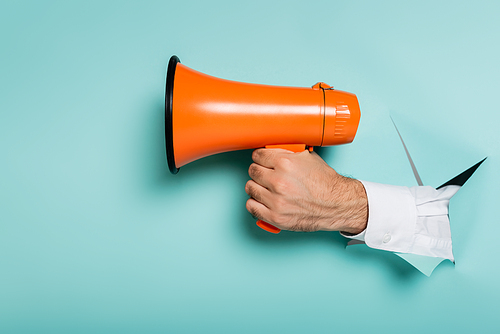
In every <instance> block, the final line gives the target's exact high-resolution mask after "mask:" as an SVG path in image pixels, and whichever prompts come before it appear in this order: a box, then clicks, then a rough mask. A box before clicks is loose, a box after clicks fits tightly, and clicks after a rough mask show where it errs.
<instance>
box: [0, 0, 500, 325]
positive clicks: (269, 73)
mask: <svg viewBox="0 0 500 334" xmlns="http://www.w3.org/2000/svg"><path fill="white" fill-rule="evenodd" d="M499 16H500V5H499V3H498V2H497V1H477V2H474V3H473V2H457V1H448V2H444V1H440V2H438V3H436V2H435V1H419V2H418V3H415V4H403V2H401V1H383V2H375V1H348V2H347V1H343V2H339V1H323V2H322V1H314V2H300V1H295V2H293V1H286V2H285V1H283V2H280V1H247V2H236V1H217V2H213V1H212V2H202V1H199V2H196V1H157V2H154V1H141V2H139V1H137V2H122V1H104V2H103V1H80V2H66V1H59V2H58V1H52V2H15V3H14V2H10V1H6V2H2V4H0V43H1V44H0V51H1V53H0V57H1V62H0V175H1V176H0V332H2V333H24V332H31V333H34V332H37V333H41V332H50V333H57V332H61V333H63V332H72V333H79V332H81V333H88V332H92V333H108V332H116V333H138V332H142V333H144V332H150V333H155V332H158V333H159V332H162V333H168V332H171V333H196V332H198V333H208V332H217V333H257V332H259V333H273V332H278V331H282V332H286V333H306V332H307V333H325V332H341V331H352V330H355V331H359V332H361V331H364V332H385V333H401V332H406V333H421V332H424V331H426V332H428V331H430V332H438V331H446V332H452V331H453V332H470V331H478V332H479V331H486V332H493V331H495V330H500V325H499V322H498V305H497V302H498V300H499V297H500V290H499V288H498V276H499V274H500V270H499V267H498V261H497V260H498V255H499V250H498V246H497V243H498V235H499V233H500V224H499V218H498V203H499V200H500V195H499V192H498V189H499V187H500V184H499V177H498V172H499V170H500V165H499V152H500V150H499V143H500V135H499V131H498V127H499V124H500V123H499V122H500V116H499V112H498V110H499V108H498V94H499V88H500V84H499V77H500V66H499V63H498V60H499V59H500V43H499V36H500V24H499V23H498V22H499V21H498V17H499ZM172 54H176V55H178V56H179V57H180V59H181V61H182V62H183V64H185V65H187V66H189V67H191V68H193V69H196V70H199V71H201V72H204V73H207V74H211V75H214V76H217V77H221V78H225V79H232V80H237V81H244V82H254V83H264V84H273V85H274V84H275V85H286V86H301V87H305V86H310V85H313V84H314V83H316V82H318V81H325V82H327V83H329V84H332V85H334V86H335V87H336V88H338V89H342V90H346V91H349V92H353V93H355V94H356V95H357V96H358V98H359V102H360V106H361V110H362V119H361V123H360V126H359V131H358V134H357V137H356V139H355V141H354V142H353V143H352V144H351V145H346V146H342V147H331V148H325V149H322V150H321V154H322V156H323V157H324V159H325V160H326V161H327V162H328V163H329V164H330V165H331V166H332V167H334V168H336V169H337V170H338V171H339V172H340V173H342V174H345V175H350V176H353V177H356V178H360V179H363V180H368V181H374V182H382V183H389V184H396V185H408V186H413V185H415V184H416V182H415V179H414V177H413V174H412V172H411V169H410V166H409V164H408V161H407V159H406V156H405V153H404V150H403V148H402V145H401V143H400V142H399V139H398V137H397V133H396V132H395V130H394V127H393V125H392V123H391V121H390V116H392V117H393V118H394V120H395V121H396V123H397V125H398V127H399V129H400V131H401V134H402V135H403V137H404V139H405V141H406V143H407V146H408V148H409V150H410V152H411V154H412V156H413V158H414V161H415V164H416V166H417V168H418V170H419V172H420V175H421V177H422V179H423V181H424V184H426V185H432V186H438V185H440V184H441V183H443V182H445V181H447V180H448V179H450V178H451V177H453V176H455V175H456V174H458V173H460V172H461V171H463V170H465V169H466V168H468V167H469V166H472V165H473V164H475V163H476V162H478V161H479V160H481V159H482V158H484V157H485V156H488V157H489V158H488V159H487V160H486V162H485V163H484V164H483V166H481V168H480V169H479V170H478V171H477V172H476V174H475V175H474V177H473V178H472V179H471V180H469V182H468V183H467V184H466V186H465V187H464V188H463V189H462V190H460V192H459V193H458V194H457V195H456V196H455V197H454V198H453V199H452V201H451V204H450V218H451V225H452V235H453V243H454V254H455V258H456V266H453V265H452V264H451V263H450V262H444V263H443V264H441V265H440V266H439V267H438V268H437V269H436V270H435V271H434V273H433V275H432V276H431V277H430V278H428V277H426V276H424V275H422V274H421V273H419V272H418V271H417V270H415V269H414V268H413V267H411V266H410V265H409V264H407V263H406V262H404V261H403V260H402V259H400V258H398V257H397V256H395V255H393V254H390V253H385V252H382V251H376V250H371V249H368V248H367V247H365V246H353V247H349V248H347V249H344V247H345V244H346V241H345V240H344V239H343V238H342V237H341V236H339V235H338V233H326V232H319V233H310V234H306V233H292V232H283V233H281V234H279V235H271V234H269V233H266V232H264V231H262V230H260V229H259V228H257V227H256V226H255V222H254V220H253V219H252V217H251V216H250V215H249V214H248V213H247V212H246V210H245V201H246V199H247V195H246V194H245V192H244V184H245V182H246V181H247V179H248V176H247V168H248V165H249V164H250V162H251V159H250V153H251V151H241V152H232V153H225V154H220V155H216V156H212V157H208V158H204V159H201V160H199V161H196V162H194V163H191V164H189V165H187V166H185V167H183V168H182V169H181V171H180V173H179V174H177V175H171V174H170V173H169V172H168V169H167V166H166V162H165V153H164V133H163V131H164V130H163V129H164V123H163V108H164V85H165V72H166V65H167V62H168V59H169V57H170V56H171V55H172Z"/></svg>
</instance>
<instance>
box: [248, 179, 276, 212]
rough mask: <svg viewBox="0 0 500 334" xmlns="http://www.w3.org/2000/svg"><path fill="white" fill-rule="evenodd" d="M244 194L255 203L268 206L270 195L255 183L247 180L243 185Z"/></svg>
mask: <svg viewBox="0 0 500 334" xmlns="http://www.w3.org/2000/svg"><path fill="white" fill-rule="evenodd" d="M245 192H246V193H247V194H248V196H250V197H251V198H253V199H254V200H256V201H257V202H259V203H262V204H263V205H265V206H267V205H268V203H269V199H270V195H271V193H270V192H269V190H267V189H266V188H264V187H263V186H261V185H260V184H258V183H257V182H255V181H253V180H249V181H248V182H247V184H246V185H245Z"/></svg>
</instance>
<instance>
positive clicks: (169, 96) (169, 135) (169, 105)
mask: <svg viewBox="0 0 500 334" xmlns="http://www.w3.org/2000/svg"><path fill="white" fill-rule="evenodd" d="M180 62H181V61H180V59H179V58H178V57H177V56H172V57H170V61H169V62H168V68H167V84H166V86H165V146H166V149H167V162H168V168H169V169H170V172H171V173H172V174H177V172H178V171H179V168H177V167H176V166H175V158H174V132H173V127H172V115H173V114H172V111H173V99H174V77H175V68H176V67H177V63H180Z"/></svg>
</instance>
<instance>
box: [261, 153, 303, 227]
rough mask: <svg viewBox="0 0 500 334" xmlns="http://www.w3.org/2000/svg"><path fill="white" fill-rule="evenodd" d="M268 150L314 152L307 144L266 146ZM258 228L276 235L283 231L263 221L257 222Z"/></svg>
mask: <svg viewBox="0 0 500 334" xmlns="http://www.w3.org/2000/svg"><path fill="white" fill-rule="evenodd" d="M266 148H282V149H284V150H288V151H292V152H295V153H298V152H302V151H305V150H306V149H307V150H309V152H312V150H313V147H312V146H309V147H307V146H306V144H289V145H266ZM257 226H258V227H260V228H261V229H263V230H264V231H267V232H271V233H274V234H278V233H280V232H281V229H279V228H278V227H276V226H274V225H271V224H269V223H266V222H265V221H263V220H261V219H259V220H257Z"/></svg>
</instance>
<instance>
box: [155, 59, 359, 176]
mask: <svg viewBox="0 0 500 334" xmlns="http://www.w3.org/2000/svg"><path fill="white" fill-rule="evenodd" d="M359 119H360V110H359V104H358V100H357V98H356V96H355V95H354V94H351V93H347V92H342V91H339V90H334V89H333V88H331V87H330V86H328V85H326V84H324V83H318V84H316V85H314V86H313V87H312V88H299V87H280V86H270V85H260V84H250V83H243V82H236V81H230V80H224V79H219V78H216V77H212V76H209V75H206V74H203V73H200V72H197V71H195V70H193V69H190V68H189V67H186V66H184V65H182V64H181V63H180V61H179V59H178V58H177V57H176V56H172V57H171V58H170V62H169V65H168V70H167V84H166V94H165V130H166V131H165V136H166V146H167V160H168V165H169V169H170V171H171V172H172V173H174V174H175V173H177V172H178V170H179V168H180V167H182V166H184V165H185V164H187V163H189V162H192V161H194V160H197V159H199V158H202V157H205V156H209V155H212V154H216V153H222V152H227V151H233V150H242V149H252V148H259V147H266V146H270V145H289V144H304V145H306V146H311V147H312V146H329V145H340V144H346V143H350V142H352V140H353V139H354V136H355V134H356V130H357V127H358V123H359Z"/></svg>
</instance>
